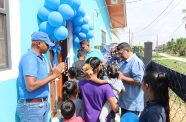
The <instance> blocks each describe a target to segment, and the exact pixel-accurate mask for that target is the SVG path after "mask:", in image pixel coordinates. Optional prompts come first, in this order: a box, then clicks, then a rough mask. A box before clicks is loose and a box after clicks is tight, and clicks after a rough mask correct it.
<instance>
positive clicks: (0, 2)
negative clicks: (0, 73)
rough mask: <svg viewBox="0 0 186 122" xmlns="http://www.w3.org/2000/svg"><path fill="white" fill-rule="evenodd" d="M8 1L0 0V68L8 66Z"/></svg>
mask: <svg viewBox="0 0 186 122" xmlns="http://www.w3.org/2000/svg"><path fill="white" fill-rule="evenodd" d="M7 4H8V2H7V0H6V1H5V0H0V70H4V69H7V68H10V63H9V62H10V49H9V48H8V47H9V40H8V38H7V34H8V32H7V31H8V30H9V29H7V28H8V27H9V26H8V10H7V8H8V6H7Z"/></svg>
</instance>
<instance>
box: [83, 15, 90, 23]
mask: <svg viewBox="0 0 186 122" xmlns="http://www.w3.org/2000/svg"><path fill="white" fill-rule="evenodd" d="M88 22H89V19H88V18H87V17H86V16H85V17H84V18H83V24H88Z"/></svg>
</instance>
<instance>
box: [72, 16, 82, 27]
mask: <svg viewBox="0 0 186 122" xmlns="http://www.w3.org/2000/svg"><path fill="white" fill-rule="evenodd" d="M72 23H73V26H77V25H81V24H82V23H83V17H81V16H76V17H75V18H74V19H73V21H72Z"/></svg>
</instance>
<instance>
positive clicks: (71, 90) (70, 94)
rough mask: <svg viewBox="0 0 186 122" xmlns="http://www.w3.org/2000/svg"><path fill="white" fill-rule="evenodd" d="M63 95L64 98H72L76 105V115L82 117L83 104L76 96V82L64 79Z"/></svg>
mask: <svg viewBox="0 0 186 122" xmlns="http://www.w3.org/2000/svg"><path fill="white" fill-rule="evenodd" d="M63 90H64V91H63V96H64V100H68V99H70V100H72V101H73V102H74V104H75V106H76V116H81V117H83V105H82V100H80V99H79V98H77V96H78V89H77V83H76V82H74V81H66V82H65V83H64V85H63Z"/></svg>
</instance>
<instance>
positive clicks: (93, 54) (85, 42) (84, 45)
mask: <svg viewBox="0 0 186 122" xmlns="http://www.w3.org/2000/svg"><path fill="white" fill-rule="evenodd" d="M80 46H81V47H82V48H84V49H85V50H86V51H87V54H86V57H85V60H87V59H88V58H90V57H97V58H99V60H101V61H102V63H103V62H104V63H105V61H104V57H103V54H102V53H101V52H100V50H98V49H92V48H91V46H90V43H89V41H88V40H82V41H81V42H80Z"/></svg>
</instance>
